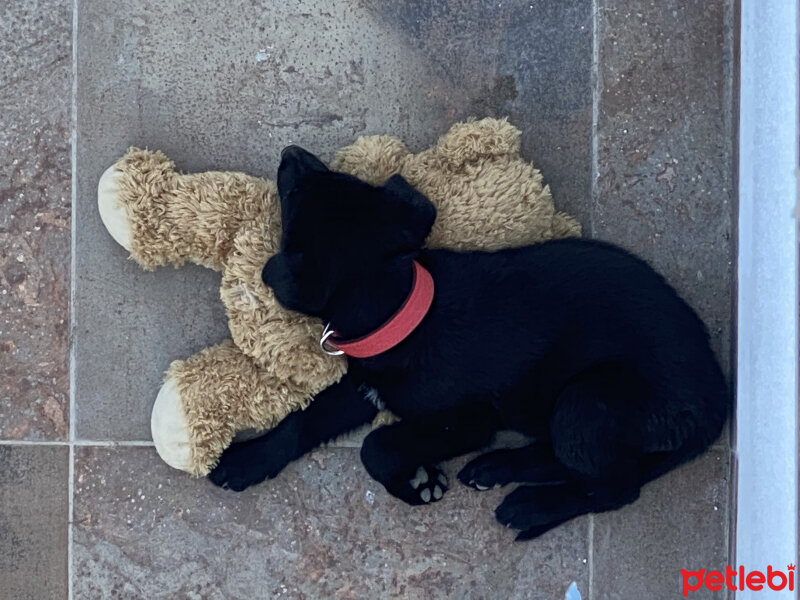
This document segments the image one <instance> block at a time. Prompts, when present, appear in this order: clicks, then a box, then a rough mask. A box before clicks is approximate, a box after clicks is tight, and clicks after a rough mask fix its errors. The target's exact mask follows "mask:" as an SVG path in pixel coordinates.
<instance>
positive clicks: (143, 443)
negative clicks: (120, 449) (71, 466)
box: [0, 440, 155, 448]
mask: <svg viewBox="0 0 800 600" xmlns="http://www.w3.org/2000/svg"><path fill="white" fill-rule="evenodd" d="M0 446H70V447H72V446H77V447H79V448H80V447H86V446H99V447H104V448H113V447H115V446H132V447H138V448H149V447H151V446H155V444H154V443H153V442H152V441H149V440H121V441H115V440H72V441H69V440H63V441H53V440H0Z"/></svg>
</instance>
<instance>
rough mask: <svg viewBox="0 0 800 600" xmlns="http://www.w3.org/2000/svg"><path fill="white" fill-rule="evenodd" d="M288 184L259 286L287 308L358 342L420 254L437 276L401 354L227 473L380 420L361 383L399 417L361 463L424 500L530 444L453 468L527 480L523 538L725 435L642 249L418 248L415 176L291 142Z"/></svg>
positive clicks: (401, 492)
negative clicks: (377, 180) (516, 435)
mask: <svg viewBox="0 0 800 600" xmlns="http://www.w3.org/2000/svg"><path fill="white" fill-rule="evenodd" d="M278 185H279V193H280V197H281V208H282V215H283V223H284V224H283V239H282V247H281V252H280V253H279V254H278V255H277V256H275V257H273V258H272V259H271V260H270V261H269V262H268V263H267V265H266V267H265V268H264V273H263V278H264V281H265V283H266V284H267V285H269V286H271V287H272V288H273V290H274V291H275V294H276V297H277V298H278V300H279V301H280V302H281V303H282V304H283V305H284V306H286V307H287V308H290V309H292V310H297V311H301V312H305V313H307V314H310V315H314V316H318V317H321V318H322V319H324V320H326V321H330V322H331V323H332V324H333V326H334V328H335V329H336V330H337V331H338V332H339V334H340V335H342V336H344V337H357V336H361V335H364V334H366V333H368V332H370V331H371V330H373V329H375V328H376V327H378V326H379V325H380V324H382V323H383V322H385V321H386V319H388V318H389V317H390V316H391V315H392V314H393V313H394V312H395V311H396V310H397V308H398V307H399V305H400V304H401V303H402V302H403V301H404V299H405V298H406V296H407V294H408V291H409V289H410V286H411V282H412V260H413V259H416V260H418V261H419V262H420V263H421V264H422V265H423V266H424V267H425V268H427V269H428V270H429V271H430V272H431V274H432V275H433V278H434V281H435V286H436V293H435V298H434V301H433V305H432V307H431V310H430V312H429V314H428V315H427V316H426V318H425V319H424V321H423V322H422V324H421V325H420V326H419V327H418V328H417V329H416V330H415V331H414V332H413V333H412V334H411V335H410V336H409V337H408V338H407V339H406V340H405V341H403V342H402V343H401V344H400V345H398V346H397V347H395V348H393V349H391V350H389V351H388V352H386V353H384V354H382V355H379V356H377V357H374V358H369V359H363V360H356V359H351V360H350V371H349V373H348V375H347V377H346V378H345V380H344V381H343V382H342V383H340V384H338V386H336V387H334V388H331V389H330V390H326V392H324V393H323V394H322V395H321V396H320V397H319V398H318V399H317V400H315V402H314V403H312V405H311V408H310V409H308V410H307V411H304V412H299V413H295V414H293V415H292V416H290V417H289V419H287V420H286V421H284V423H282V424H281V425H279V426H278V428H276V430H274V431H273V432H271V433H270V434H268V435H267V436H266V437H264V438H262V439H261V440H256V441H254V442H250V443H249V444H250V447H249V448H248V449H245V448H242V449H237V448H232V449H230V450H228V451H227V452H226V453H225V454H223V458H222V463H221V465H220V467H218V469H217V470H216V471H215V472H214V473H212V476H211V478H212V480H213V481H215V483H217V484H223V483H226V482H227V485H229V486H231V487H234V488H236V489H239V488H242V487H246V486H247V485H249V484H252V483H256V482H258V481H261V480H263V479H264V478H265V477H271V476H274V474H275V473H276V472H277V471H278V470H280V468H282V467H283V466H284V465H285V464H287V463H288V462H289V461H290V460H293V459H294V458H297V457H298V456H300V455H301V454H302V453H304V452H306V451H308V450H309V449H311V448H312V447H314V446H315V445H317V444H319V443H321V442H323V441H326V440H327V439H330V438H332V437H335V436H336V435H340V434H341V433H344V432H346V431H347V430H349V429H352V428H354V427H356V426H357V425H358V424H360V423H364V422H367V421H368V420H369V419H370V418H371V417H372V415H373V414H374V409H371V407H370V405H369V403H368V401H367V400H365V399H364V397H363V394H362V393H361V392H359V391H358V390H357V387H358V386H362V385H367V386H370V387H371V388H374V390H377V392H378V394H379V395H380V399H381V400H382V402H383V403H385V405H386V406H387V408H389V409H390V410H392V411H393V412H394V413H395V414H397V415H398V416H400V417H401V418H402V421H400V422H399V423H396V424H393V425H389V426H385V427H381V428H379V429H377V430H375V431H373V432H372V433H370V434H369V435H368V436H367V438H366V439H365V441H364V444H363V446H362V450H361V457H362V460H363V463H364V465H365V467H366V469H367V471H368V472H369V473H370V475H372V477H374V478H375V479H376V480H378V481H379V482H380V483H382V484H383V485H384V486H385V487H386V489H387V490H388V491H389V492H390V493H391V494H393V495H394V496H397V497H398V498H401V499H402V500H405V501H406V502H409V503H412V504H415V503H422V502H427V501H433V500H438V499H439V498H440V497H441V495H442V494H443V493H444V491H445V490H446V479H445V478H444V477H443V476H441V477H440V473H441V471H440V470H439V467H438V465H439V464H440V463H441V462H442V461H444V460H446V459H449V458H452V457H455V456H458V455H460V454H464V453H467V452H470V451H475V450H479V449H481V448H483V447H485V446H486V445H487V443H488V442H489V441H490V440H491V438H492V436H493V435H494V434H495V433H496V432H497V431H499V430H502V429H511V430H516V431H519V432H521V433H523V434H526V435H528V436H529V437H530V438H531V439H532V440H535V441H533V442H532V443H531V445H530V446H527V447H525V448H522V449H517V450H500V451H494V452H491V453H488V454H484V455H481V456H478V457H477V458H476V459H474V460H473V461H471V462H470V463H468V464H467V466H466V467H464V469H463V470H462V471H461V472H460V473H459V475H458V477H459V479H460V481H461V482H462V483H464V484H466V485H469V486H472V487H475V488H477V489H485V488H488V487H493V486H495V485H505V484H508V483H520V484H522V485H521V486H520V487H518V488H517V489H516V490H514V491H513V492H511V493H510V494H509V495H508V496H507V497H506V499H505V500H504V501H503V503H502V504H501V505H500V506H499V507H498V509H497V511H496V516H497V519H498V520H499V521H500V522H501V523H503V524H504V525H507V526H510V527H513V528H515V529H518V530H520V531H521V533H520V534H519V538H520V539H529V538H532V537H536V536H538V535H540V534H541V533H543V532H545V531H547V530H548V529H550V528H552V527H554V526H556V525H558V524H560V523H563V522H564V521H567V520H569V519H571V518H573V517H575V516H578V515H581V514H585V513H587V512H597V511H605V510H611V509H615V508H619V507H620V506H623V505H625V504H627V503H629V502H632V501H633V500H635V499H636V498H637V497H638V494H639V488H640V487H641V485H642V484H644V483H646V482H647V481H650V480H652V479H653V478H655V477H657V476H659V475H661V474H663V473H664V472H666V471H668V470H670V469H672V468H674V467H675V466H677V465H678V464H680V463H683V462H685V461H687V460H689V459H691V458H694V457H695V456H697V455H698V454H700V453H702V452H703V451H704V450H705V449H706V448H708V446H709V445H710V444H711V443H712V442H713V441H714V440H715V439H716V438H717V436H718V435H719V433H720V431H721V428H722V426H723V424H724V422H725V420H726V417H727V415H728V412H729V408H730V407H729V404H730V401H729V400H730V399H729V394H728V392H727V389H726V385H725V382H724V379H723V375H722V373H721V371H720V368H719V366H718V364H717V362H716V360H715V358H714V356H713V353H712V351H711V349H710V347H709V343H708V335H707V332H706V329H705V327H704V326H703V323H702V322H701V321H700V319H699V318H698V317H697V315H696V314H695V313H694V311H692V309H691V308H690V307H689V306H688V305H687V304H686V303H685V302H684V301H683V300H681V298H679V297H678V295H677V294H676V292H675V291H674V290H673V289H672V288H671V287H670V286H669V285H668V284H667V283H666V282H665V281H664V279H663V278H662V277H661V276H660V275H658V274H657V273H656V272H655V271H654V270H653V269H652V268H650V267H649V266H648V265H647V264H646V263H645V262H644V261H642V260H640V259H638V258H636V257H634V256H633V255H631V254H630V253H628V252H626V251H624V250H622V249H620V248H617V247H614V246H612V245H610V244H606V243H601V242H597V241H588V240H579V239H570V240H559V241H551V242H546V243H542V244H537V245H534V246H529V247H525V248H518V249H510V250H502V251H499V252H454V251H450V250H425V249H422V245H423V242H424V239H425V237H426V235H427V234H428V232H429V230H430V227H431V226H432V224H433V221H434V218H435V209H434V207H433V205H432V204H431V203H430V202H429V201H428V200H427V199H426V198H425V197H424V196H423V195H421V194H420V193H419V192H417V191H416V190H414V189H413V188H412V187H411V186H410V185H409V184H408V183H406V182H405V180H403V179H402V178H401V177H399V176H395V177H393V178H391V179H390V180H389V181H388V182H387V184H386V185H385V186H383V187H374V186H371V185H368V184H366V183H364V182H361V181H359V180H357V179H355V178H353V177H351V176H349V175H344V174H340V173H334V172H331V171H329V170H328V169H327V168H326V167H325V166H324V165H323V164H322V163H321V162H320V161H319V160H318V159H316V158H315V157H314V156H313V155H311V154H309V153H308V152H306V151H304V150H302V149H300V148H297V147H290V148H288V149H287V150H286V151H284V154H283V157H282V161H281V165H280V168H279V174H278ZM362 391H363V388H362ZM320 415H324V418H325V419H326V421H325V423H324V424H321V423H319V422H318V419H320V418H321V416H320ZM287 431H290V432H291V433H287ZM287 439H288V440H289V441H288V442H287ZM286 448H290V450H288V451H287V450H286ZM276 457H277V458H276ZM223 474H225V475H223ZM437 486H438V491H437Z"/></svg>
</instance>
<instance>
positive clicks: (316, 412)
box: [208, 375, 378, 492]
mask: <svg viewBox="0 0 800 600" xmlns="http://www.w3.org/2000/svg"><path fill="white" fill-rule="evenodd" d="M357 383H358V382H354V381H353V380H352V378H351V377H350V376H348V375H345V376H344V378H342V380H341V381H339V382H338V383H335V384H333V385H332V386H330V387H329V388H327V389H325V390H323V391H322V392H320V393H319V394H318V395H317V396H316V398H314V401H313V402H312V403H311V404H310V405H309V406H308V408H306V409H305V410H299V411H295V412H293V413H292V414H290V415H289V416H288V417H286V418H285V419H284V420H283V421H281V422H280V423H278V425H276V426H275V428H274V429H272V430H271V431H269V432H268V433H267V434H266V435H264V436H263V437H260V438H258V439H255V440H250V441H248V442H244V443H241V444H234V445H233V446H231V447H230V448H228V449H227V450H225V452H223V453H222V457H221V458H220V461H219V464H218V465H217V466H216V467H215V468H214V470H213V471H211V473H210V474H209V476H208V477H209V479H210V480H211V481H212V482H213V483H214V484H215V485H218V486H220V487H223V488H226V489H231V490H234V491H237V492H238V491H242V490H243V489H245V488H247V487H249V486H251V485H255V484H257V483H260V482H262V481H264V480H265V479H271V478H273V477H275V476H276V475H277V474H278V473H280V472H281V471H282V470H283V469H284V467H286V466H287V465H288V464H289V463H290V462H292V461H294V460H296V459H298V458H300V457H301V456H303V455H305V454H306V453H308V452H310V451H311V450H313V449H314V448H316V447H318V446H320V445H321V444H324V443H326V442H330V441H332V440H334V439H336V438H337V437H339V436H341V435H344V434H346V433H348V432H350V431H353V430H354V429H356V428H358V427H360V426H362V425H366V424H367V423H369V422H370V420H372V419H373V418H374V417H375V415H376V414H377V412H378V410H377V408H375V406H374V405H373V404H372V402H370V401H369V400H368V399H367V398H366V397H365V395H364V393H362V391H361V390H360V388H359V387H358V385H357Z"/></svg>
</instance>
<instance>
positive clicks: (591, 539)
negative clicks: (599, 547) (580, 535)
mask: <svg viewBox="0 0 800 600" xmlns="http://www.w3.org/2000/svg"><path fill="white" fill-rule="evenodd" d="M588 560H589V590H588V594H587V599H588V600H594V515H593V514H591V513H590V514H589V559H588Z"/></svg>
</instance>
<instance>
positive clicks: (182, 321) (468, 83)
mask: <svg viewBox="0 0 800 600" xmlns="http://www.w3.org/2000/svg"><path fill="white" fill-rule="evenodd" d="M553 4H554V3H552V2H547V1H545V0H529V1H528V0H526V1H525V2H522V1H519V0H514V1H506V2H497V3H496V2H488V1H479V2H455V3H438V4H435V3H434V4H431V3H428V2H416V1H415V2H409V3H400V2H390V1H388V0H387V1H383V0H368V1H365V2H345V3H332V2H326V1H323V0H312V1H309V2H305V3H303V4H302V5H298V4H295V3H273V2H263V1H262V2H233V3H219V2H211V1H209V0H201V1H199V2H193V3H188V4H187V3H177V4H176V3H168V2H167V3H165V2H156V1H155V0H134V1H132V2H120V1H118V0H107V1H104V2H88V1H86V0H79V1H78V33H77V39H78V48H77V50H78V82H77V83H78V114H77V122H78V139H77V205H76V211H75V218H76V242H75V245H76V256H75V261H76V282H75V287H76V293H75V299H76V301H75V320H76V330H75V358H76V362H75V367H76V369H75V389H76V433H77V436H78V438H81V439H113V440H128V439H134V440H136V439H148V438H149V436H150V432H149V426H148V423H149V412H150V407H151V406H152V402H153V400H154V398H155V394H156V392H157V390H158V387H159V384H160V382H161V377H162V373H163V371H164V369H165V368H166V367H167V365H168V364H169V362H170V361H171V360H173V359H176V358H184V357H186V356H188V355H191V354H193V353H194V352H197V351H198V350H200V349H201V348H203V347H205V346H207V345H209V344H212V343H215V342H217V341H219V340H220V339H221V338H223V337H226V323H225V317H224V314H223V310H222V306H221V305H220V303H219V301H218V299H217V296H218V291H217V288H218V277H217V276H216V275H214V274H213V273H207V272H204V271H202V270H201V269H189V270H186V269H184V270H182V271H179V272H175V271H173V270H172V269H164V270H160V271H157V272H155V273H152V274H148V273H144V272H142V271H141V270H139V269H138V268H137V266H136V265H135V264H133V263H132V262H130V261H126V258H125V253H124V251H123V250H122V249H120V248H118V247H117V246H116V245H115V244H114V242H113V241H112V240H111V238H110V237H109V236H108V234H107V233H106V232H105V231H104V229H103V227H102V224H101V222H100V219H99V216H98V215H97V209H96V185H97V180H98V178H99V176H100V174H101V173H102V172H103V170H104V169H105V168H106V167H107V166H108V165H110V164H111V163H112V162H113V161H114V160H116V159H117V158H118V157H119V156H120V155H121V154H122V153H123V152H124V151H125V149H126V148H127V147H128V146H129V145H131V144H137V145H141V146H148V147H150V148H158V149H161V150H163V151H165V152H166V153H167V154H168V155H169V156H171V157H173V158H174V159H176V161H177V163H178V166H179V167H180V168H183V169H187V170H201V169H210V168H219V169H236V170H243V171H247V172H250V173H253V174H256V175H261V176H265V177H272V176H273V175H274V170H275V168H276V166H277V162H278V156H279V150H280V149H281V148H282V147H283V146H284V145H286V144H288V143H290V142H294V143H300V144H304V145H307V146H308V147H309V148H312V149H314V150H316V151H317V152H319V153H320V154H321V155H322V156H323V157H329V156H330V155H331V153H332V151H333V150H334V149H336V148H338V147H340V146H342V145H345V144H348V143H350V142H351V141H352V140H353V139H355V137H357V136H359V135H362V134H373V133H393V134H395V135H398V136H400V137H402V138H403V139H404V140H406V141H407V143H408V144H409V146H410V147H411V148H412V149H416V150H419V149H422V148H423V147H425V146H427V145H428V144H430V143H432V142H434V141H435V139H436V138H437V136H438V135H440V134H441V133H443V132H444V131H446V130H447V128H448V127H449V126H450V125H451V124H452V123H453V122H454V121H458V120H461V119H464V118H466V117H469V116H471V115H476V116H485V115H505V114H508V115H509V116H510V117H511V118H512V119H513V120H514V122H515V123H516V124H517V125H519V126H520V128H521V129H522V130H523V131H524V132H525V134H524V140H523V142H524V148H525V153H526V156H528V157H530V158H532V159H534V160H537V161H540V162H541V163H542V166H543V167H545V169H546V172H545V175H546V178H547V180H548V182H550V183H552V185H553V190H554V193H555V194H556V197H557V198H558V199H559V202H561V199H563V205H564V207H565V208H567V209H568V210H571V211H574V212H575V213H576V214H578V216H581V215H587V214H588V212H589V210H588V208H589V189H590V182H591V168H590V167H591V165H590V162H589V160H588V157H589V154H588V153H589V149H590V146H591V144H590V140H591V70H590V66H591V50H592V46H591V21H592V19H591V2H590V1H589V0H580V1H571V2H564V3H559V7H562V8H559V9H558V10H556V9H555V8H554V6H553Z"/></svg>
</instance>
